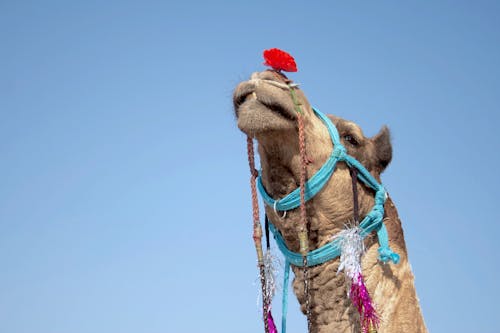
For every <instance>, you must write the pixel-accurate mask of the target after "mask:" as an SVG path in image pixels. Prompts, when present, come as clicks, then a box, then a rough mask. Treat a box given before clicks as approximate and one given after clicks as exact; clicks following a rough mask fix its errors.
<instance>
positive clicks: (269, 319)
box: [267, 310, 278, 333]
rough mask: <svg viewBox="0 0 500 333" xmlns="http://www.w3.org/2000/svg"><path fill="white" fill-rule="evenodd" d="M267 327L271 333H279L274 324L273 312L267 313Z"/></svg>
mask: <svg viewBox="0 0 500 333" xmlns="http://www.w3.org/2000/svg"><path fill="white" fill-rule="evenodd" d="M267 327H269V333H278V329H277V328H276V325H275V324H274V319H273V315H272V314H271V310H269V312H268V313H267Z"/></svg>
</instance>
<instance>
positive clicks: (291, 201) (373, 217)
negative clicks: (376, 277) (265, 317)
mask: <svg viewBox="0 0 500 333" xmlns="http://www.w3.org/2000/svg"><path fill="white" fill-rule="evenodd" d="M313 110H314V113H315V114H316V116H318V118H320V119H321V120H322V121H323V123H324V124H325V125H326V127H327V128H328V133H329V134H330V138H331V139H332V143H333V147H334V148H333V151H332V153H331V155H330V157H329V158H328V160H327V161H326V162H325V164H323V166H322V167H321V168H320V169H319V170H318V171H317V172H316V173H315V174H314V175H313V176H312V177H311V178H310V179H309V180H308V181H307V183H306V192H305V200H306V201H308V200H310V199H311V198H313V197H314V196H315V195H316V194H318V193H319V192H320V191H321V190H322V189H323V187H325V185H326V184H327V183H328V181H329V180H330V178H331V176H332V175H333V173H334V171H335V167H336V166H337V163H338V162H345V163H346V164H347V165H348V166H349V167H351V168H355V169H357V170H358V172H357V177H358V179H359V180H361V181H362V182H363V183H364V184H365V185H367V186H368V187H370V188H372V189H373V190H374V191H375V203H374V205H373V208H372V210H371V211H370V212H369V213H368V214H367V215H366V216H365V218H364V219H363V221H361V223H360V225H359V226H360V228H361V229H362V236H363V238H365V237H366V236H368V235H369V234H370V233H371V232H372V231H373V230H376V231H377V236H378V241H379V244H380V247H379V249H378V252H379V259H380V260H381V261H382V262H387V261H389V260H392V261H393V262H394V263H398V262H399V255H397V254H396V253H394V252H393V251H392V250H391V249H390V247H389V237H388V234H387V229H386V227H385V225H384V223H383V222H382V221H383V218H384V204H385V201H386V199H387V192H386V191H385V189H384V187H383V186H382V184H380V183H379V182H377V180H375V178H374V177H373V176H372V175H371V174H370V172H369V171H368V170H366V168H365V167H364V166H363V165H362V164H361V163H360V162H358V160H356V159H355V158H354V157H352V156H350V155H348V154H347V150H346V149H345V147H344V146H343V145H342V144H341V143H340V138H339V134H338V131H337V128H336V127H335V125H334V124H333V123H332V121H331V120H330V119H329V118H328V117H327V116H326V115H325V114H323V113H321V112H320V111H319V110H317V109H315V108H313ZM257 188H258V190H259V192H260V194H261V196H262V199H264V202H265V203H266V204H267V205H268V206H270V207H273V208H275V209H277V210H279V211H284V212H286V211H288V210H291V209H295V208H297V207H299V206H300V189H299V188H297V189H295V190H294V191H292V192H291V193H290V194H288V195H287V196H285V197H284V198H281V199H278V200H275V199H273V198H272V197H271V196H270V195H269V194H268V193H267V191H266V189H265V188H264V185H263V183H262V172H259V177H258V178H257ZM269 227H270V229H271V231H272V232H273V235H274V238H275V239H276V242H277V243H278V247H279V249H280V250H281V252H282V253H283V255H284V256H285V258H286V259H287V260H288V261H289V262H290V263H291V264H292V265H294V266H299V267H302V255H301V254H300V253H296V252H292V251H290V250H289V249H288V248H287V247H286V244H285V242H284V240H283V237H282V236H281V234H280V233H279V232H277V230H276V228H275V227H274V226H273V225H272V223H270V225H269ZM338 243H339V240H338V239H334V240H332V241H331V242H329V243H327V244H325V245H323V246H322V247H320V248H318V249H316V250H313V251H310V252H309V253H308V255H307V259H308V266H309V267H310V266H316V265H319V264H323V263H325V262H327V261H329V260H332V259H335V258H336V257H338V256H339V255H340V247H339V246H338Z"/></svg>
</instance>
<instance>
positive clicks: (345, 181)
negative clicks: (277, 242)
mask: <svg viewBox="0 0 500 333" xmlns="http://www.w3.org/2000/svg"><path fill="white" fill-rule="evenodd" d="M273 82H276V83H277V84H272V83H273ZM291 82H292V81H291V80H289V79H288V78H287V77H286V76H285V75H284V74H282V73H281V72H278V71H274V70H265V71H263V72H256V73H254V74H252V76H251V79H250V80H249V81H244V82H241V83H240V84H238V86H237V87H236V89H235V91H234V96H233V103H234V109H235V113H236V118H237V125H238V127H239V129H240V130H241V131H242V132H244V133H245V134H247V135H248V136H250V137H252V138H255V139H256V141H257V142H258V154H259V156H260V165H261V178H262V183H263V185H264V187H265V189H266V191H267V192H268V194H269V195H270V196H272V197H273V198H282V197H284V196H285V195H287V194H288V193H290V192H291V191H293V190H295V189H296V188H297V187H298V186H299V174H300V168H301V157H300V154H299V141H298V127H297V121H296V120H297V117H298V115H297V112H296V109H295V106H296V105H295V104H294V102H293V100H292V98H291V96H290V91H289V90H288V89H284V88H283V87H285V88H286V85H289V84H290V83H291ZM269 83H271V84H269ZM294 90H295V95H296V98H297V99H298V101H299V104H301V105H302V110H303V115H302V117H303V120H304V130H305V137H306V154H307V160H308V163H307V175H309V176H310V175H313V174H314V173H315V172H316V171H318V169H319V168H320V167H321V166H322V165H323V163H324V162H325V161H326V160H327V159H328V157H329V156H330V154H331V152H332V150H333V148H334V147H333V143H332V141H331V140H330V136H329V133H328V131H327V128H326V127H325V125H324V123H323V122H322V121H321V120H320V119H318V117H316V115H315V114H314V112H313V109H312V107H311V105H310V104H309V102H308V100H307V98H306V96H305V95H304V93H303V92H302V90H301V89H299V88H295V89H294ZM328 117H329V118H330V119H331V120H332V122H333V123H334V124H335V126H336V128H337V130H338V132H339V135H340V138H341V142H342V144H343V145H344V147H345V148H346V149H347V153H348V154H349V155H351V156H353V157H354V158H356V159H357V160H358V161H359V162H361V163H362V164H363V165H364V167H365V168H366V169H367V170H368V171H369V172H370V173H371V174H372V175H373V177H375V179H377V180H378V181H379V182H380V174H381V173H382V172H383V171H384V170H385V168H386V167H387V165H388V164H389V163H390V162H391V159H392V146H391V141H390V131H389V129H388V128H387V127H385V126H384V127H383V128H382V129H381V131H380V132H379V133H378V134H376V135H375V136H373V137H371V138H368V137H365V136H364V134H363V132H362V130H361V128H360V127H359V126H358V125H356V124H355V123H353V122H351V121H348V120H345V119H342V118H339V117H336V116H331V115H329V116H328ZM356 186H357V191H358V201H359V214H360V216H361V217H363V216H364V215H366V214H367V213H368V212H369V211H370V209H371V208H372V206H373V204H374V195H373V191H372V190H371V189H370V188H368V187H367V186H365V185H364V184H363V183H361V182H359V181H358V182H357V185H356ZM353 206H354V204H353V185H352V178H351V175H350V172H349V169H348V167H347V166H346V165H345V163H338V165H337V167H336V169H335V172H334V173H333V175H332V177H331V178H330V180H329V181H328V183H327V185H326V186H325V187H324V188H323V189H322V190H321V191H320V192H319V193H318V194H317V195H316V196H315V197H314V198H312V199H311V200H309V201H308V202H307V204H306V212H307V222H308V229H309V233H308V238H309V246H310V249H315V248H318V247H320V246H322V245H324V244H326V243H327V242H329V241H330V240H331V237H332V235H335V234H337V233H338V232H340V231H341V230H343V228H345V225H346V223H349V222H350V221H351V222H352V220H353V208H354V207H353ZM384 208H385V215H384V223H385V226H386V228H387V231H388V235H389V242H390V246H391V248H392V249H393V250H394V251H395V252H397V253H398V254H399V255H400V261H399V263H398V264H392V263H391V264H388V263H382V262H380V261H379V259H378V253H377V248H378V244H377V240H376V237H375V234H374V233H372V234H371V235H369V236H368V237H367V238H365V239H364V244H365V249H366V252H365V254H364V255H363V257H362V262H361V266H362V270H363V274H364V276H365V279H366V281H365V282H366V286H367V288H368V290H369V292H370V294H371V297H372V300H373V303H374V304H375V306H376V309H377V312H378V315H379V318H380V324H379V327H378V332H379V333H402V332H405V333H424V332H427V329H426V326H425V322H424V319H423V316H422V312H421V309H420V305H419V301H418V298H417V294H416V290H415V286H414V276H413V273H412V270H411V266H410V263H409V261H408V254H407V249H406V245H405V239H404V235H403V229H402V227H401V221H400V219H399V216H398V212H397V210H396V207H395V206H394V204H393V201H392V199H391V198H390V197H388V198H387V200H386V202H385V206H384ZM265 210H266V214H267V216H268V217H269V219H270V221H271V223H272V224H273V225H274V226H275V227H276V229H277V230H279V232H280V233H281V235H282V237H283V239H284V241H285V243H286V245H287V247H288V248H289V249H290V250H292V251H295V252H298V251H299V240H298V238H297V235H298V229H297V228H298V226H299V223H300V221H299V220H300V212H299V209H293V210H290V211H287V214H286V216H285V217H283V214H282V212H279V211H276V210H275V209H273V207H269V206H266V208H265ZM338 268H339V259H338V258H337V259H334V260H331V261H329V262H326V263H324V264H321V265H317V266H313V267H310V269H309V279H310V280H309V281H310V282H309V284H310V287H309V288H310V293H309V295H310V310H311V313H310V320H311V323H310V332H311V333H326V332H360V331H361V327H360V321H359V314H358V312H357V311H356V309H355V308H354V306H353V305H352V304H351V302H350V300H349V298H348V296H347V292H346V288H347V286H346V283H347V282H346V279H345V277H344V276H343V274H338V272H337V270H338ZM292 270H293V272H294V275H295V278H294V281H293V290H294V293H295V295H296V296H297V298H298V301H299V303H300V305H301V310H302V312H304V313H305V311H306V305H305V303H306V299H305V296H304V283H303V282H304V281H303V279H304V277H303V270H302V269H301V268H299V267H295V266H293V265H292Z"/></svg>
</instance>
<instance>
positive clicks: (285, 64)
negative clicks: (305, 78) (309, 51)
mask: <svg viewBox="0 0 500 333" xmlns="http://www.w3.org/2000/svg"><path fill="white" fill-rule="evenodd" d="M264 60H265V62H264V65H266V66H270V67H272V68H273V69H274V70H276V71H285V72H296V71H297V65H296V64H295V59H293V57H292V56H291V55H290V54H288V53H286V52H285V51H282V50H280V49H276V48H274V49H269V50H265V51H264Z"/></svg>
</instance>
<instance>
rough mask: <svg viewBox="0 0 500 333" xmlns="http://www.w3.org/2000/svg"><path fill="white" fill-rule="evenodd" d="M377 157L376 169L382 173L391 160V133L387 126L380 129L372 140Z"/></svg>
mask: <svg viewBox="0 0 500 333" xmlns="http://www.w3.org/2000/svg"><path fill="white" fill-rule="evenodd" d="M372 141H373V143H374V145H375V154H376V156H377V168H378V169H379V171H380V172H382V171H384V170H385V168H386V167H387V166H388V165H389V163H390V162H391V160H392V144H391V133H390V131H389V128H388V127H387V126H384V127H382V129H381V130H380V132H378V134H377V135H375V136H374V137H373V138H372Z"/></svg>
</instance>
